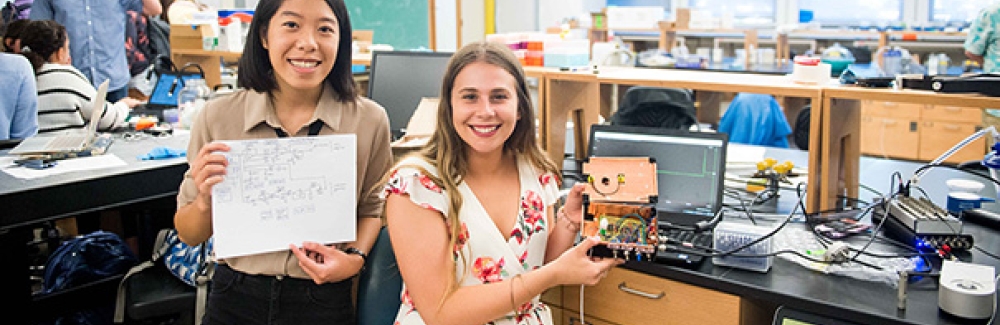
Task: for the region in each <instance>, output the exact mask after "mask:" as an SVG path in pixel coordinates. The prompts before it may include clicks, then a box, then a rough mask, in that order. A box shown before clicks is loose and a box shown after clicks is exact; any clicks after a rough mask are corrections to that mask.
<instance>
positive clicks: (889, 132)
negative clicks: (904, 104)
mask: <svg viewBox="0 0 1000 325" xmlns="http://www.w3.org/2000/svg"><path fill="white" fill-rule="evenodd" d="M918 131H919V127H918V123H917V121H916V120H902V119H896V118H889V117H878V116H863V117H861V135H860V136H861V147H860V150H861V153H862V154H865V155H870V156H875V157H891V158H902V159H917V151H918V148H919V145H920V133H919V132H918Z"/></svg>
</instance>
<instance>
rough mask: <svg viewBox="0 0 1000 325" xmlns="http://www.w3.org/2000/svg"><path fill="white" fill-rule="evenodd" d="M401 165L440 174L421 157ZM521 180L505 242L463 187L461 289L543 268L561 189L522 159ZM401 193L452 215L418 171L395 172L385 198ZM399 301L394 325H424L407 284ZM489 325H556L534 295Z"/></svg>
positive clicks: (458, 252) (458, 256)
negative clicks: (549, 211) (550, 218)
mask: <svg viewBox="0 0 1000 325" xmlns="http://www.w3.org/2000/svg"><path fill="white" fill-rule="evenodd" d="M402 165H403V166H407V165H409V166H421V167H422V168H424V169H426V170H427V172H428V173H432V174H434V176H435V177H436V176H437V172H438V171H437V169H436V168H433V167H432V166H431V165H430V164H428V163H427V162H425V161H423V160H422V159H419V158H407V159H406V160H404V161H403V162H402ZM518 177H520V181H521V191H520V192H521V202H520V207H519V209H518V211H519V212H518V218H517V221H516V222H515V223H514V229H509V230H506V231H507V232H508V235H509V236H510V239H509V240H505V239H504V238H505V237H506V236H505V235H504V234H502V233H501V232H500V230H499V229H497V227H496V225H495V224H494V223H493V220H491V219H490V217H489V215H488V214H487V213H486V210H485V209H484V208H483V206H482V205H481V204H480V202H479V201H478V200H477V199H476V196H475V194H473V192H472V190H471V189H470V188H469V187H468V185H466V184H465V183H462V184H461V185H459V189H458V190H459V192H460V193H461V195H462V199H463V200H462V208H461V211H460V214H459V220H460V221H461V222H462V233H461V234H460V235H459V238H458V241H457V243H456V245H455V247H454V249H453V256H454V258H455V263H456V266H455V277H456V279H458V281H460V282H459V285H461V286H473V285H479V284H485V283H492V282H499V281H504V280H507V279H511V278H513V277H514V276H515V275H517V274H522V273H526V272H528V271H530V270H534V269H537V268H539V267H541V266H542V263H544V259H545V246H546V243H547V241H548V233H549V229H550V228H549V225H548V222H547V219H546V217H545V216H546V214H545V212H546V207H548V206H550V205H552V204H553V203H555V201H556V199H557V196H558V190H559V188H558V184H556V179H555V177H554V176H553V175H552V174H549V173H545V174H540V173H539V172H538V171H537V170H536V169H535V168H533V167H532V165H531V164H530V163H528V162H527V161H526V160H524V159H519V160H518ZM403 193H405V194H408V195H409V197H410V199H411V200H412V201H413V202H414V203H416V204H417V205H420V206H422V207H424V208H427V209H431V210H434V211H437V212H440V213H441V214H442V216H444V215H447V213H448V209H449V204H448V202H450V201H449V199H448V197H447V193H446V192H445V191H444V190H443V189H441V188H440V187H438V186H437V185H436V184H434V182H432V181H431V178H430V177H428V175H424V174H423V173H422V172H421V171H420V170H419V169H417V168H406V167H404V168H400V169H399V170H396V171H394V172H393V174H392V175H391V176H390V178H389V182H388V184H387V185H386V187H385V190H384V191H383V193H382V196H383V197H385V196H388V195H389V194H403ZM462 256H464V260H463V257H462ZM463 261H464V264H463ZM467 271H468V273H466V272H467ZM400 299H401V301H402V303H401V305H400V307H399V313H398V314H397V315H396V322H395V324H397V325H414V324H416V325H420V324H424V321H423V319H422V318H421V317H420V314H419V312H418V311H417V310H416V309H415V308H414V306H413V301H412V300H410V297H409V294H408V292H407V289H406V284H405V283H404V284H403V290H402V292H401V294H400ZM505 299H506V298H505ZM488 324H495V325H501V324H503V325H508V324H525V325H527V324H531V325H534V324H552V314H551V311H550V310H549V307H548V306H546V305H545V304H543V303H541V302H539V300H538V297H537V296H536V297H535V298H534V299H532V300H531V301H529V302H527V303H525V304H523V305H521V306H520V307H518V310H517V312H516V313H515V312H511V313H508V314H507V315H505V316H504V317H501V318H499V319H495V320H493V321H492V322H489V323H488Z"/></svg>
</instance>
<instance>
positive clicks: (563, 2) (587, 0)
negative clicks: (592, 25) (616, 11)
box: [538, 0, 608, 30]
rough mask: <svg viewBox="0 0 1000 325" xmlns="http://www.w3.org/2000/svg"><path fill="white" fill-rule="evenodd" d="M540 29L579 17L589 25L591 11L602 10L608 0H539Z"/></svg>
mask: <svg viewBox="0 0 1000 325" xmlns="http://www.w3.org/2000/svg"><path fill="white" fill-rule="evenodd" d="M538 2H539V3H538V30H545V28H547V27H551V26H559V23H561V22H562V21H563V20H564V19H566V18H574V17H575V18H579V19H581V20H584V21H581V22H586V23H587V24H588V25H589V22H590V13H591V12H598V11H601V9H603V8H604V7H605V6H606V5H607V3H608V2H607V1H606V0H538Z"/></svg>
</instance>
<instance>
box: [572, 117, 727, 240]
mask: <svg viewBox="0 0 1000 325" xmlns="http://www.w3.org/2000/svg"><path fill="white" fill-rule="evenodd" d="M727 145H728V138H727V137H726V134H724V133H702V132H689V131H682V130H671V129H664V128H649V127H632V126H619V125H594V126H591V129H590V148H589V149H590V153H589V155H590V156H597V157H652V158H653V159H655V160H656V174H657V180H656V181H657V185H658V186H659V189H658V192H659V193H658V194H659V198H658V201H657V203H656V210H657V213H658V214H659V218H660V219H661V220H664V221H669V222H671V223H674V224H684V225H693V224H694V223H695V222H698V221H701V220H705V219H711V218H712V217H713V216H714V215H715V213H716V212H717V211H719V209H720V208H721V206H722V192H723V188H722V186H723V180H724V176H725V166H726V147H727Z"/></svg>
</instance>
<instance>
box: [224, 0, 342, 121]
mask: <svg viewBox="0 0 1000 325" xmlns="http://www.w3.org/2000/svg"><path fill="white" fill-rule="evenodd" d="M325 1H326V4H327V5H329V6H330V9H333V14H334V15H336V16H337V25H338V27H339V28H340V44H339V46H338V47H337V59H336V60H335V61H334V63H333V70H331V71H330V74H328V75H327V76H326V83H327V84H329V85H330V86H331V87H333V90H334V92H336V93H337V98H338V99H339V100H340V101H341V102H352V101H354V100H355V99H356V98H357V97H358V90H357V87H356V86H355V84H354V75H353V73H352V72H351V64H352V63H351V52H352V51H353V50H352V49H351V42H352V40H351V19H350V17H349V15H348V13H347V6H345V5H344V1H343V0H325ZM284 2H285V1H284V0H261V1H260V2H258V3H257V8H256V9H254V14H253V20H251V21H250V31H249V32H247V40H246V45H245V46H244V47H243V56H242V57H240V63H239V72H240V73H239V74H238V75H237V77H236V78H237V79H236V82H237V84H239V86H240V87H243V88H249V89H253V90H254V91H257V92H270V91H272V90H275V89H277V88H278V81H277V80H275V79H274V66H272V65H271V60H270V58H269V57H268V55H267V49H265V48H264V42H263V41H262V40H261V39H262V38H263V37H266V36H267V26H268V24H270V22H271V18H273V17H274V15H275V14H276V13H277V12H278V8H280V7H281V4H282V3H284Z"/></svg>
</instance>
